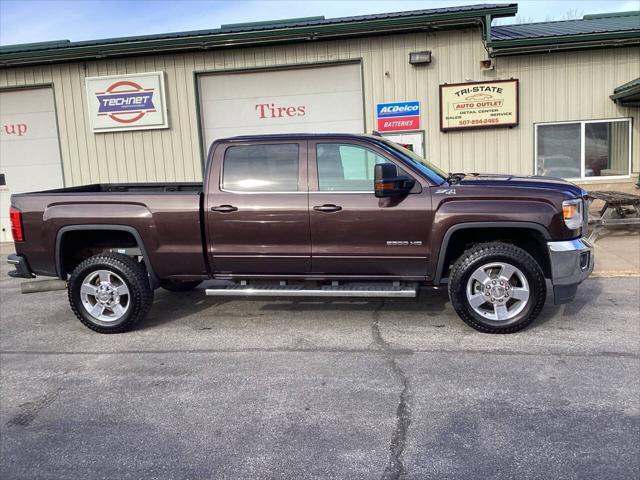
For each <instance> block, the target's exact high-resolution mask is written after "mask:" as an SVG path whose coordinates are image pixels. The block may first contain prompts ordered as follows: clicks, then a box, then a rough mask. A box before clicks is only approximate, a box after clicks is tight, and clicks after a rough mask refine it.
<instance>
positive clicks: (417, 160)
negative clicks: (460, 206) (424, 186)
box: [382, 139, 448, 185]
mask: <svg viewBox="0 0 640 480" xmlns="http://www.w3.org/2000/svg"><path fill="white" fill-rule="evenodd" d="M382 141H383V142H384V143H385V144H386V145H387V146H389V147H391V148H392V149H393V150H395V151H396V152H399V153H401V154H402V155H403V157H404V158H405V159H406V160H408V161H409V163H411V164H412V165H413V166H415V167H417V168H418V170H420V171H421V172H423V173H424V174H425V175H427V176H428V177H429V178H430V179H432V180H434V181H435V182H436V183H437V184H439V185H442V184H443V183H444V182H445V181H446V180H447V177H448V175H447V174H446V173H445V172H444V171H443V170H441V169H440V168H439V167H436V166H435V165H434V164H433V163H430V162H428V161H426V160H425V159H424V158H422V157H421V156H420V155H418V154H417V153H415V152H412V151H411V150H409V149H408V148H404V147H403V146H402V145H398V144H397V143H395V142H392V141H391V140H387V139H382ZM434 177H435V178H434Z"/></svg>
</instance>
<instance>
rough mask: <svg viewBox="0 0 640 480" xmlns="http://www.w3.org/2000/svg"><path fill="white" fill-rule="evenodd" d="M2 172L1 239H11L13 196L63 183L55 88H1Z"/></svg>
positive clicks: (54, 186)
mask: <svg viewBox="0 0 640 480" xmlns="http://www.w3.org/2000/svg"><path fill="white" fill-rule="evenodd" d="M0 174H2V175H0V178H2V177H4V183H5V184H4V185H2V186H0V204H1V205H0V222H1V223H0V241H3V242H9V241H11V240H12V239H11V226H10V224H9V205H10V204H9V197H10V195H11V194H12V193H19V192H30V191H34V190H44V189H48V188H58V187H62V186H63V182H62V166H61V163H60V147H59V144H58V128H57V124H56V115H55V109H54V102H53V89H52V88H50V87H49V88H36V89H21V90H11V91H0ZM0 183H2V182H0Z"/></svg>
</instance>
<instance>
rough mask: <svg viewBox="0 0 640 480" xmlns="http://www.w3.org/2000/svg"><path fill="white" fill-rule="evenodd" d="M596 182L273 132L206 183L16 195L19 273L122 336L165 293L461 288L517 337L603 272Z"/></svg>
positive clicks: (219, 162) (229, 158) (363, 139)
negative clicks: (590, 203) (472, 167)
mask: <svg viewBox="0 0 640 480" xmlns="http://www.w3.org/2000/svg"><path fill="white" fill-rule="evenodd" d="M585 196H586V192H584V191H583V190H581V189H580V188H578V187H577V186H575V185H573V184H571V183H568V182H566V181H564V180H560V179H553V178H543V177H515V176H510V175H479V174H467V175H465V174H462V173H454V174H446V173H444V172H442V171H440V170H439V169H438V168H437V167H435V166H434V165H431V164H429V163H428V162H426V161H425V160H423V159H422V158H420V157H418V156H417V155H415V154H414V153H413V152H411V151H409V150H407V149H404V148H403V147H401V146H399V145H397V144H394V143H392V142H390V141H388V140H385V139H384V138H382V137H379V136H368V135H344V134H298V135H293V134H292V135H261V136H244V137H235V138H229V139H225V140H219V141H216V142H214V143H213V144H212V145H211V148H210V150H209V155H208V161H207V168H206V173H205V177H204V183H202V184H200V183H171V184H97V185H87V186H80V187H72V188H62V189H57V190H49V191H44V192H37V193H25V194H18V195H13V196H12V200H11V202H12V207H11V214H10V216H11V220H12V230H13V236H14V240H15V248H16V254H15V255H11V256H10V257H9V259H8V261H9V263H11V264H13V265H14V266H15V271H12V272H11V273H10V275H11V276H13V277H23V278H33V277H34V276H36V275H42V276H52V277H58V278H60V279H63V280H68V287H67V288H68V296H69V302H70V304H71V309H72V310H73V312H74V313H75V314H76V316H77V317H78V318H79V319H80V321H81V322H82V323H84V324H85V325H86V326H87V327H89V328H91V329H93V330H95V331H97V332H101V333H115V332H122V331H125V330H127V329H130V328H131V327H133V326H134V325H135V324H136V323H137V322H139V321H140V320H142V319H143V318H144V317H145V315H146V314H147V312H148V311H149V309H150V308H151V305H152V301H153V292H154V289H156V288H158V287H164V288H167V289H169V290H173V291H185V290H190V289H193V288H195V287H196V286H197V285H198V284H199V283H200V282H202V281H203V280H207V279H224V280H228V281H229V282H228V284H227V286H223V287H220V288H209V289H207V290H206V294H207V295H229V296H296V297H297V296H314V297H315V296H324V297H415V296H416V295H417V294H418V289H419V286H420V285H425V286H438V285H442V284H447V286H448V290H449V296H450V299H451V303H452V305H453V308H454V309H455V311H456V312H457V313H458V315H459V316H460V317H461V318H462V320H464V321H465V322H466V323H467V324H468V325H470V326H471V327H473V328H475V329H477V330H479V331H482V332H487V333H511V332H516V331H518V330H521V329H522V328H524V327H526V326H527V325H529V324H530V323H531V322H532V321H533V320H534V319H535V318H536V316H537V315H538V314H539V312H540V310H541V309H542V307H543V305H544V303H545V299H546V293H547V280H549V281H550V284H551V285H552V286H553V296H554V302H555V303H564V302H568V301H571V300H572V299H573V298H574V296H575V294H576V289H577V287H578V285H579V284H580V283H581V282H582V281H583V280H584V279H585V278H586V277H587V276H588V275H589V274H590V273H591V271H592V270H593V250H592V247H591V246H590V245H589V243H588V242H587V241H585V240H584V239H583V238H582V235H583V234H584V233H585V229H586V221H585V220H586V214H587V212H586V209H585Z"/></svg>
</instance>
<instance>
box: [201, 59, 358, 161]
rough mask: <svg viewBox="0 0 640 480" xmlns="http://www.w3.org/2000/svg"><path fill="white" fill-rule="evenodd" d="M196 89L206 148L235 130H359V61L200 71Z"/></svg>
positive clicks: (275, 131)
mask: <svg viewBox="0 0 640 480" xmlns="http://www.w3.org/2000/svg"><path fill="white" fill-rule="evenodd" d="M198 88H199V96H200V118H201V120H202V132H203V140H204V144H205V151H207V149H208V147H209V145H211V142H213V141H214V140H216V139H218V138H224V137H231V136H235V135H253V134H265V133H300V132H308V133H318V132H341V133H362V132H364V112H363V104H362V80H361V68H360V64H346V65H331V66H319V67H312V68H309V67H305V68H295V69H280V70H268V71H253V72H242V73H224V74H203V75H200V76H199V77H198Z"/></svg>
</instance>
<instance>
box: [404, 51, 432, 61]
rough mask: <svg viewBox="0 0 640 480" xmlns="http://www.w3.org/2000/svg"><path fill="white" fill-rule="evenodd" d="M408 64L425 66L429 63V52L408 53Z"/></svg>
mask: <svg viewBox="0 0 640 480" xmlns="http://www.w3.org/2000/svg"><path fill="white" fill-rule="evenodd" d="M409 63H410V64H411V65H427V64H429V63H431V50H425V51H424V52H410V53H409Z"/></svg>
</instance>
